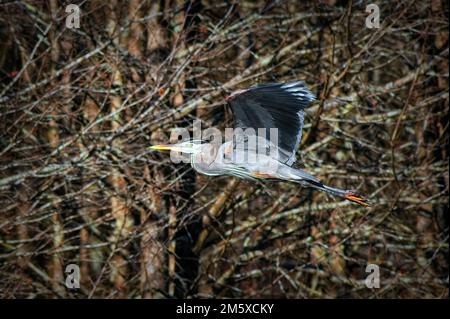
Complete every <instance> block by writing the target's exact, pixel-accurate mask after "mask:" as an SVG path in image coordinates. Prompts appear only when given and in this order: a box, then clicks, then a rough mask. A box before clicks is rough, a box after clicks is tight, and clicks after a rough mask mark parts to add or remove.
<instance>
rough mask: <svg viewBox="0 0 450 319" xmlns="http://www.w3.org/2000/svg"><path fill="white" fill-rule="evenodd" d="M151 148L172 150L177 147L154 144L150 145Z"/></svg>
mask: <svg viewBox="0 0 450 319" xmlns="http://www.w3.org/2000/svg"><path fill="white" fill-rule="evenodd" d="M150 149H152V150H157V151H171V150H175V147H174V146H173V145H163V144H161V145H153V146H150Z"/></svg>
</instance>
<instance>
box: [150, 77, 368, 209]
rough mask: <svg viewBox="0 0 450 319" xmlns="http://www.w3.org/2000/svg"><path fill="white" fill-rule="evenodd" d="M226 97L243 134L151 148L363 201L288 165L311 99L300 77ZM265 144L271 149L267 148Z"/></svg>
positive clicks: (195, 163) (217, 168) (197, 163)
mask: <svg viewBox="0 0 450 319" xmlns="http://www.w3.org/2000/svg"><path fill="white" fill-rule="evenodd" d="M226 100H227V102H228V103H229V105H230V106H231V109H232V111H233V114H234V119H235V128H241V129H245V130H246V132H247V133H246V134H244V135H242V136H240V137H237V138H236V137H235V138H233V139H231V140H228V141H225V142H224V143H222V142H220V143H211V142H206V141H202V140H190V141H183V142H181V143H177V144H172V145H154V146H151V149H154V150H172V151H176V152H182V153H188V154H190V160H191V165H192V167H193V168H194V169H195V170H196V171H197V172H199V173H202V174H205V175H209V176H218V175H230V176H237V177H240V178H244V179H251V180H267V181H269V180H284V181H290V182H295V183H298V184H300V185H302V186H305V187H313V188H316V189H319V190H321V191H324V192H326V193H328V194H331V195H333V196H337V197H341V198H345V199H347V200H349V201H352V202H355V203H358V204H359V205H363V206H368V205H369V204H368V202H367V200H366V199H364V198H363V197H361V196H359V195H357V194H356V193H355V192H354V191H350V190H342V189H338V188H333V187H329V186H327V185H325V184H323V183H322V182H320V181H319V180H318V179H317V178H316V177H314V176H312V175H311V174H309V173H307V172H305V171H303V170H301V169H298V168H293V167H292V164H294V162H295V160H296V157H295V152H296V150H297V148H298V146H299V144H300V140H301V136H302V128H303V118H304V109H305V108H306V107H308V105H309V104H310V103H311V102H312V101H314V100H315V96H314V95H313V94H312V93H311V92H310V91H309V90H308V89H307V88H306V86H305V85H304V83H303V82H302V81H294V82H287V83H266V84H259V85H256V86H252V87H250V88H248V89H245V90H238V91H236V92H233V93H232V94H231V95H230V96H228V97H227V98H226ZM261 128H262V129H266V133H263V134H266V135H261V134H260V135H258V134H255V132H257V131H258V129H261ZM271 128H276V129H277V133H278V139H277V140H276V141H275V144H274V143H271V140H270V139H269V136H268V135H267V132H268V131H269V132H270V129H271ZM248 129H253V130H250V132H253V133H250V134H249V133H248ZM252 137H255V140H256V141H257V143H256V144H257V146H256V147H255V143H253V144H252V145H253V146H249V145H250V143H249V140H251V138H252ZM261 141H263V143H261ZM242 142H244V143H242ZM238 145H240V146H241V147H239V146H238ZM242 145H244V147H242ZM261 145H262V146H263V147H262V148H263V149H264V150H263V151H262V152H261V151H259V150H260V149H261ZM269 148H271V150H272V151H271V152H269V154H268V152H267V151H268V149H269ZM273 149H275V152H273ZM254 150H258V152H257V153H258V154H257V157H256V160H254V161H249V160H248V158H249V157H248V156H247V160H243V159H242V156H239V155H240V154H241V153H242V152H244V153H251V152H253V151H254ZM237 158H240V159H239V160H237Z"/></svg>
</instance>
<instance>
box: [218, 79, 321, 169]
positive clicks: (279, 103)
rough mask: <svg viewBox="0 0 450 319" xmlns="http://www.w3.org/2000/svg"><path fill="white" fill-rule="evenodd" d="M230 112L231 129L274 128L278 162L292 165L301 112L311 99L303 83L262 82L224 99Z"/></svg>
mask: <svg viewBox="0 0 450 319" xmlns="http://www.w3.org/2000/svg"><path fill="white" fill-rule="evenodd" d="M227 100H228V102H229V104H230V106H231V109H232V110H233V114H234V120H235V127H240V128H243V129H245V128H253V129H254V130H255V131H256V132H258V128H266V134H267V137H266V139H269V138H268V135H269V132H270V128H278V150H279V161H280V162H282V163H285V164H287V165H292V164H293V163H294V162H295V160H296V158H295V152H296V150H297V148H298V145H299V144H300V140H301V137H302V128H303V118H304V112H303V110H304V109H305V108H306V107H308V106H309V104H310V102H311V101H313V100H315V96H314V95H313V94H312V93H311V92H310V91H309V90H308V89H307V88H306V86H305V84H304V83H303V81H295V82H288V83H266V84H259V85H256V86H253V87H251V88H249V89H246V90H239V91H236V92H235V93H233V94H231V95H230V96H229V97H228V99H227Z"/></svg>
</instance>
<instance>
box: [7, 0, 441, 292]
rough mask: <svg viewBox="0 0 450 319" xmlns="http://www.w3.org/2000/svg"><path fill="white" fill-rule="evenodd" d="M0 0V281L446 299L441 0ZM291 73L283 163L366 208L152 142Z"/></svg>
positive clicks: (104, 288) (213, 118)
mask: <svg viewBox="0 0 450 319" xmlns="http://www.w3.org/2000/svg"><path fill="white" fill-rule="evenodd" d="M0 3H1V4H0V297H2V298H33V297H35V298H87V297H93V298H172V297H205V298H211V297H218V298H224V297H231V298H237V297H240V298H256V297H266V298H270V297H274V298H338V297H341V298H444V297H445V298H448V190H449V188H448V187H449V170H448V169H449V160H448V153H449V149H448V147H449V144H448V129H449V128H448V124H449V121H448V108H449V94H448V92H449V91H448V88H449V82H448V70H449V67H448V11H449V9H448V2H447V1H445V0H432V1H414V0H402V1H375V3H377V4H378V5H379V8H380V14H381V15H380V24H381V25H380V28H372V29H369V28H367V27H366V26H365V20H366V17H367V15H368V13H366V10H365V8H366V5H367V4H369V2H368V1H348V2H347V1H336V0H328V1H277V0H257V1H231V0H230V1H223V2H221V1H211V0H202V1H200V0H195V1H184V0H161V1H150V0H148V1H145V0H142V1H138V0H130V1H117V0H115V1H114V0H113V1H99V0H92V1H70V2H69V1H57V0H49V1H32V0H30V1H2V2H0ZM69 3H76V4H78V5H79V7H80V9H81V17H80V28H79V29H76V28H74V29H70V28H67V27H66V23H65V22H66V17H67V15H68V13H67V12H66V10H65V9H66V6H67V5H68V4H69ZM290 80H304V81H305V82H306V83H307V85H308V86H309V87H310V88H311V90H312V91H313V92H314V93H315V94H316V96H317V97H318V100H317V101H316V102H314V103H313V104H312V106H311V107H310V108H309V109H308V111H307V116H306V125H305V128H304V135H303V139H302V142H301V148H300V150H299V152H298V158H299V161H298V163H297V164H296V165H298V166H299V167H302V168H304V169H305V170H307V171H309V172H311V173H313V174H314V175H316V176H317V177H318V178H320V179H321V180H322V181H323V182H326V183H327V184H330V185H333V186H336V187H340V188H345V189H356V190H358V192H359V193H362V194H365V195H367V196H368V197H369V200H370V202H371V203H372V206H371V207H369V208H365V207H360V206H357V205H354V204H352V203H349V202H346V201H340V200H335V199H333V198H330V197H328V196H327V195H325V194H323V193H319V192H315V191H312V190H310V189H304V188H300V187H299V186H298V185H295V184H289V183H272V184H270V183H266V184H262V183H255V182H249V181H241V180H238V179H235V178H230V177H217V178H211V177H206V176H200V175H197V174H196V173H195V172H194V171H193V170H192V168H191V167H190V166H189V165H185V164H183V165H175V164H173V163H171V162H170V157H169V156H168V154H159V153H155V152H151V151H150V150H149V149H148V147H149V146H150V145H153V144H156V143H166V142H168V140H169V136H170V131H171V129H172V128H174V127H188V128H191V129H192V123H193V120H194V119H197V118H200V119H201V120H202V121H203V127H204V128H206V127H210V126H217V127H219V128H221V129H223V128H225V127H232V125H233V124H232V114H231V112H230V110H229V108H228V107H227V106H226V103H225V100H224V98H225V97H226V96H227V94H229V93H230V92H231V91H233V90H236V89H240V88H245V87H248V86H250V85H253V84H255V83H262V82H282V81H290ZM370 263H372V264H376V265H378V266H379V267H380V272H381V278H380V288H379V289H369V288H367V287H366V285H365V284H364V280H365V278H366V276H367V275H368V274H367V273H366V272H365V270H366V266H367V264H370ZM69 264H76V265H78V266H79V267H80V274H81V287H80V288H79V289H67V288H66V286H65V279H66V275H67V274H66V273H65V269H66V267H67V265H69Z"/></svg>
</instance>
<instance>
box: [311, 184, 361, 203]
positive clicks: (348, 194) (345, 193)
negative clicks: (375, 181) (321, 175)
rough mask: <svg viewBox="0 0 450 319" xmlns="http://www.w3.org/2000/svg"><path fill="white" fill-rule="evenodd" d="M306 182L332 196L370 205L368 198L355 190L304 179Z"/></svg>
mask: <svg viewBox="0 0 450 319" xmlns="http://www.w3.org/2000/svg"><path fill="white" fill-rule="evenodd" d="M305 182H306V183H308V184H310V185H311V186H312V187H314V188H317V189H319V190H322V191H324V192H326V193H328V194H331V195H333V196H337V197H341V198H345V199H346V200H349V201H351V202H354V203H357V204H359V205H361V206H370V204H369V202H368V200H367V199H366V198H364V197H362V196H361V195H359V194H358V193H356V192H355V191H352V190H342V189H339V188H334V187H330V186H327V185H324V184H322V183H320V182H316V181H308V180H305Z"/></svg>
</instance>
